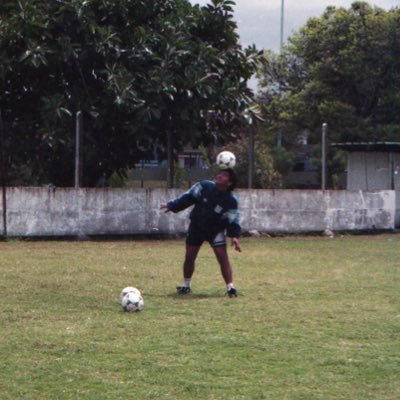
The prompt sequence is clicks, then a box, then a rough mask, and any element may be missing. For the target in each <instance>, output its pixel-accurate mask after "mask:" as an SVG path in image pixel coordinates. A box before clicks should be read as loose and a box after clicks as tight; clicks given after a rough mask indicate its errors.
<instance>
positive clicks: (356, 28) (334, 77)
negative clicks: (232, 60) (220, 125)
mask: <svg viewBox="0 0 400 400" xmlns="http://www.w3.org/2000/svg"><path fill="white" fill-rule="evenodd" d="M267 59H268V62H267V63H266V64H265V66H264V67H263V68H262V69H261V70H260V76H261V77H262V84H263V86H264V91H263V93H262V99H263V102H264V104H265V114H266V119H267V125H268V126H267V127H266V130H267V132H269V134H270V137H276V135H277V134H278V133H281V134H282V136H283V138H284V144H286V146H289V147H290V146H291V145H292V144H293V143H294V142H295V140H296V137H297V136H298V134H299V133H300V132H301V131H303V130H305V129H307V130H308V131H309V132H311V136H310V140H311V143H314V144H317V143H319V142H320V132H321V125H322V123H324V122H326V123H328V126H329V136H330V141H370V140H379V141H383V140H396V141H398V140H400V113H399V112H398V110H399V109H400V9H399V8H394V9H392V10H390V11H385V10H383V9H380V8H377V7H372V6H370V5H368V4H367V3H364V2H355V3H353V5H352V6H351V7H350V8H349V9H344V8H335V7H328V8H327V9H326V11H325V12H324V14H323V15H322V16H321V17H319V18H312V19H310V20H309V21H308V22H307V24H306V25H305V26H304V27H303V28H302V29H300V30H299V32H297V33H295V34H294V35H293V36H292V37H291V38H290V39H289V45H288V46H287V47H286V49H285V51H284V52H283V53H282V54H281V55H279V56H277V55H274V54H272V53H269V54H267Z"/></svg>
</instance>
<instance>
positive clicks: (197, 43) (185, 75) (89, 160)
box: [0, 0, 260, 186]
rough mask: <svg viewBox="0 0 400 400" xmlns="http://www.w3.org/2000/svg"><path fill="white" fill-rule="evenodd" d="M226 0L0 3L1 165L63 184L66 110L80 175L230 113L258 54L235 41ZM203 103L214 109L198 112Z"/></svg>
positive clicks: (219, 130)
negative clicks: (207, 0) (78, 117)
mask: <svg viewBox="0 0 400 400" xmlns="http://www.w3.org/2000/svg"><path fill="white" fill-rule="evenodd" d="M233 5H234V2H232V1H229V0H213V1H212V3H211V4H209V5H207V6H205V7H199V6H192V5H190V3H189V2H188V1H186V0H146V1H144V0H90V1H81V0H65V1H57V2H55V1H53V2H48V1H44V0H20V1H14V0H10V1H7V2H6V3H2V4H0V23H1V30H0V60H1V63H0V108H1V110H2V112H3V117H4V121H5V125H6V132H7V148H8V160H7V161H8V165H9V169H10V168H11V169H12V170H13V171H21V169H22V168H24V170H25V171H28V173H26V174H28V175H29V178H28V179H26V180H27V181H28V183H41V182H45V181H50V182H53V183H54V184H56V185H59V186H65V185H71V184H72V180H73V158H74V157H73V151H74V124H75V119H74V116H75V113H76V112H77V111H78V110H81V111H82V112H83V116H84V118H83V119H84V167H83V169H84V182H83V183H84V184H85V185H86V186H92V185H94V184H95V183H96V181H97V180H98V178H99V177H101V176H105V177H108V176H110V175H111V174H112V173H114V172H117V173H123V172H124V171H125V170H126V169H127V168H129V167H132V166H134V165H135V163H136V162H137V161H138V160H140V159H142V158H146V155H147V154H148V153H149V151H150V150H151V149H152V148H153V147H154V145H156V146H158V148H159V151H160V152H161V153H164V154H165V153H166V148H167V137H169V139H170V142H171V144H172V148H173V150H174V151H175V153H176V151H178V150H179V149H180V148H182V147H183V146H184V145H185V144H186V143H187V142H188V141H192V142H193V141H194V142H196V143H204V144H207V143H208V142H210V141H211V140H213V138H214V136H215V135H218V137H219V138H220V141H222V142H224V140H226V138H227V137H228V136H229V134H230V130H229V127H231V126H232V125H233V124H235V123H236V122H237V121H238V120H240V119H241V116H242V114H243V113H244V111H245V110H246V109H247V107H248V104H249V102H250V101H251V96H252V93H251V92H250V91H249V89H247V86H246V81H247V80H248V79H249V78H250V77H251V76H252V74H253V73H254V71H255V68H256V62H257V58H258V57H260V54H259V53H258V52H257V50H256V49H255V48H254V47H252V48H248V49H242V48H241V46H240V45H239V43H238V36H237V34H236V31H235V30H236V24H235V22H234V21H233V8H232V6H233ZM210 111H212V113H211V114H212V115H213V116H214V117H213V118H212V120H211V121H210V120H209V115H211V114H210Z"/></svg>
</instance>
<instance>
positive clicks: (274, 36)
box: [190, 0, 400, 52]
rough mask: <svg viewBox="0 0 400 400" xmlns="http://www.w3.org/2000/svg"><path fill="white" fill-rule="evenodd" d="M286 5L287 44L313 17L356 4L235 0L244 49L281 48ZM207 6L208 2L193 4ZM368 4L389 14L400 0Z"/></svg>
mask: <svg viewBox="0 0 400 400" xmlns="http://www.w3.org/2000/svg"><path fill="white" fill-rule="evenodd" d="M282 1H283V4H284V24H283V26H284V29H283V31H284V42H285V40H286V38H287V37H288V36H290V35H291V34H292V33H293V32H294V31H297V30H298V29H299V28H301V27H302V26H303V25H305V23H306V22H307V20H308V19H309V18H311V17H317V16H320V15H321V14H322V13H323V12H324V10H325V9H326V7H327V6H335V7H345V8H349V7H350V6H351V4H352V3H353V2H354V0H236V1H235V2H236V6H235V7H234V10H235V11H234V16H235V20H236V22H237V24H238V33H239V36H240V42H241V43H242V45H243V46H244V47H247V46H248V45H251V44H255V45H256V47H257V48H260V49H269V50H273V51H275V52H278V51H279V47H280V21H281V5H282ZM190 2H191V3H192V4H196V3H197V4H200V5H205V4H207V3H209V2H210V1H207V0H190ZM368 3H369V4H371V5H373V6H377V7H380V8H383V9H386V10H389V9H390V8H393V7H395V6H400V0H370V1H368Z"/></svg>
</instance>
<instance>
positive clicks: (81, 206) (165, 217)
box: [0, 187, 395, 237]
mask: <svg viewBox="0 0 400 400" xmlns="http://www.w3.org/2000/svg"><path fill="white" fill-rule="evenodd" d="M181 193H182V190H180V189H109V188H96V189H73V188H28V187H12V188H7V232H8V235H9V236H22V237H31V236H32V237H33V236H75V235H134V234H153V233H157V234H160V233H162V234H179V233H183V232H185V231H186V229H187V226H188V218H187V216H188V212H189V211H188V210H186V211H184V212H181V213H178V214H172V213H165V212H164V211H163V210H160V204H161V203H163V202H166V201H168V200H170V199H173V198H175V197H177V196H179V195H180V194H181ZM235 193H236V194H237V197H238V199H239V204H240V210H241V223H242V227H243V230H244V231H250V230H258V231H264V232H284V233H290V232H313V231H324V230H325V229H331V230H338V231H352V230H373V229H379V230H391V229H394V219H395V192H394V191H391V190H382V191H377V192H366V191H361V190H356V191H320V190H237V191H235ZM0 204H1V203H0ZM0 210H1V212H2V205H1V208H0ZM3 229H4V227H3V220H1V222H0V233H3Z"/></svg>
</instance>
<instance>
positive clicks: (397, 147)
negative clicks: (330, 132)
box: [330, 142, 400, 153]
mask: <svg viewBox="0 0 400 400" xmlns="http://www.w3.org/2000/svg"><path fill="white" fill-rule="evenodd" d="M330 146H331V147H336V148H338V149H342V150H346V151H386V152H393V153H400V142H358V143H356V142H345V143H331V144H330Z"/></svg>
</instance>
